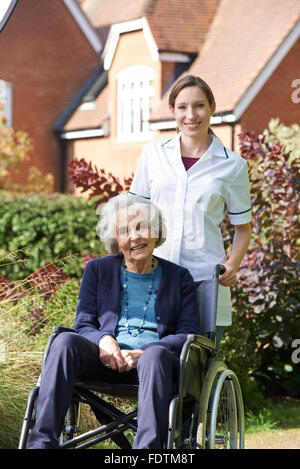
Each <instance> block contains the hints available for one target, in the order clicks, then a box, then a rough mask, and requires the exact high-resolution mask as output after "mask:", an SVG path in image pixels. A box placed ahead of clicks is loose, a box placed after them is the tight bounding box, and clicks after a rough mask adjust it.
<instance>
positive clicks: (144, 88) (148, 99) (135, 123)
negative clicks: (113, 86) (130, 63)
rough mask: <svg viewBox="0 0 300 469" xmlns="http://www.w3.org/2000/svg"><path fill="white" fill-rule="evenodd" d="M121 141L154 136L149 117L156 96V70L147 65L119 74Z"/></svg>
mask: <svg viewBox="0 0 300 469" xmlns="http://www.w3.org/2000/svg"><path fill="white" fill-rule="evenodd" d="M117 78H118V121H117V126H118V128H117V135H118V140H119V141H136V140H147V139H150V138H152V137H153V133H152V132H151V131H150V130H149V117H150V112H151V109H152V99H153V96H154V86H153V79H154V70H153V68H151V67H147V66H142V65H141V66H134V67H129V68H126V69H125V70H122V71H121V72H120V73H119V74H118V77H117Z"/></svg>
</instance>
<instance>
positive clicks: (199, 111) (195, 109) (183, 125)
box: [170, 86, 215, 137]
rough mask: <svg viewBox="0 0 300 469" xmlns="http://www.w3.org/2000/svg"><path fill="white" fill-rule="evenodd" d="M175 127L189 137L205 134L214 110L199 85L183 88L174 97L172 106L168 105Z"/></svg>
mask: <svg viewBox="0 0 300 469" xmlns="http://www.w3.org/2000/svg"><path fill="white" fill-rule="evenodd" d="M170 109H171V112H172V113H173V115H174V117H175V120H176V123H177V127H178V128H179V130H180V131H181V132H182V133H183V135H186V136H189V137H193V136H194V137H195V136H196V137H198V136H203V137H205V136H207V133H208V128H209V125H210V117H211V115H212V114H213V113H214V112H215V108H214V106H213V108H211V106H210V104H209V102H208V99H207V97H206V95H205V93H204V92H203V91H202V89H201V88H200V87H199V86H188V87H186V88H183V89H182V90H181V91H180V92H179V93H178V95H177V97H176V99H175V104H174V108H173V107H171V106H170Z"/></svg>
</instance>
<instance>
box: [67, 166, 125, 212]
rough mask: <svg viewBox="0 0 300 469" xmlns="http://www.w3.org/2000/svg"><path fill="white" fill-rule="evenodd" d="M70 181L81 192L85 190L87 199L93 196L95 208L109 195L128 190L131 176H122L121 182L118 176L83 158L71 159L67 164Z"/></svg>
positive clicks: (108, 197) (105, 200) (109, 196)
mask: <svg viewBox="0 0 300 469" xmlns="http://www.w3.org/2000/svg"><path fill="white" fill-rule="evenodd" d="M68 175H69V178H70V181H72V182H73V184H74V185H75V187H76V188H78V189H81V191H80V192H81V193H84V192H87V196H88V200H90V199H92V198H95V200H96V204H95V208H97V207H98V205H99V204H102V203H105V202H107V201H108V199H110V198H111V197H114V196H116V195H118V194H120V193H121V192H126V191H128V190H129V188H130V185H131V181H132V177H129V178H124V180H123V184H121V182H120V180H119V178H117V177H115V176H114V175H113V174H112V173H108V174H106V172H105V170H104V169H100V170H99V169H98V168H97V166H95V165H92V163H91V162H87V161H86V160H85V159H83V158H81V159H76V158H75V159H73V160H72V161H71V162H70V163H69V165H68Z"/></svg>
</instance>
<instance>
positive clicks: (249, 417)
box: [246, 397, 300, 434]
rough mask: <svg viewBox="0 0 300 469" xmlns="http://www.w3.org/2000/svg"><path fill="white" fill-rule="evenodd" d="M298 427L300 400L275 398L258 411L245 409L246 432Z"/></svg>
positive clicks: (299, 423)
mask: <svg viewBox="0 0 300 469" xmlns="http://www.w3.org/2000/svg"><path fill="white" fill-rule="evenodd" d="M292 428H299V429H300V400H299V399H293V398H289V397H281V398H275V399H272V400H270V401H268V405H267V406H266V407H265V408H263V409H261V410H260V411H259V412H252V411H249V412H247V411H246V433H248V434H251V433H258V432H275V431H279V430H286V429H292Z"/></svg>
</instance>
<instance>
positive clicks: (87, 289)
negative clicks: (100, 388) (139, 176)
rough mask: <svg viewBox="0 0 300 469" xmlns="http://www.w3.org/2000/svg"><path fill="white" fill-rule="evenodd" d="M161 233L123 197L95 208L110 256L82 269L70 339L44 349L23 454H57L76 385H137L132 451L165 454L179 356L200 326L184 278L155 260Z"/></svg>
mask: <svg viewBox="0 0 300 469" xmlns="http://www.w3.org/2000/svg"><path fill="white" fill-rule="evenodd" d="M164 231H165V228H164V224H163V221H162V217H161V214H160V212H159V210H158V209H157V208H156V207H155V206H153V205H152V204H150V203H149V202H147V201H146V200H142V201H141V200H139V199H138V198H137V197H132V196H130V195H125V194H122V195H120V196H117V197H114V198H113V199H111V200H110V201H109V202H108V203H107V204H106V205H105V206H104V207H102V211H101V216H100V221H99V224H98V227H97V232H98V234H99V236H100V239H101V240H103V241H104V243H105V246H106V249H107V250H108V252H109V254H110V255H108V256H106V257H103V258H98V259H94V260H92V261H90V262H89V263H88V264H87V266H86V268H85V271H84V275H83V278H82V283H81V288H80V293H79V299H78V306H77V317H76V323H75V326H74V330H75V332H65V333H61V334H59V335H58V336H57V338H56V339H55V340H54V341H53V343H52V345H51V349H50V351H49V353H48V356H47V358H46V360H45V363H44V368H43V373H42V376H41V382H40V389H39V396H38V401H37V413H36V419H35V425H34V427H33V429H32V431H31V433H30V435H29V438H28V442H27V448H31V449H35V448H45V449H46V448H58V446H59V445H58V437H59V434H60V433H61V431H62V427H63V423H64V418H65V414H66V413H67V410H68V407H69V404H70V401H71V398H72V393H73V388H74V385H75V382H76V380H81V381H85V380H86V381H91V380H94V381H97V380H98V381H105V382H108V383H119V384H120V385H121V384H122V383H126V384H138V414H137V424H138V425H137V427H138V429H137V433H136V436H135V439H134V443H133V448H164V447H166V440H167V433H168V419H169V415H168V413H169V405H170V402H171V399H172V397H173V395H174V390H173V389H174V387H173V384H174V382H176V381H178V369H179V357H180V353H181V350H182V347H183V345H184V343H185V341H186V338H187V335H188V334H199V333H200V322H199V313H198V305H197V297H196V290H195V285H194V282H193V279H192V277H191V275H190V273H189V272H188V271H187V270H186V269H185V268H183V267H179V266H178V265H175V264H173V263H171V262H168V261H166V260H164V259H160V258H157V257H154V256H153V250H154V248H155V247H156V246H159V245H160V244H162V243H163V242H164V239H165V232H164Z"/></svg>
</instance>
